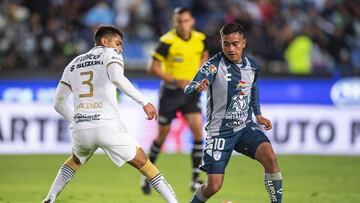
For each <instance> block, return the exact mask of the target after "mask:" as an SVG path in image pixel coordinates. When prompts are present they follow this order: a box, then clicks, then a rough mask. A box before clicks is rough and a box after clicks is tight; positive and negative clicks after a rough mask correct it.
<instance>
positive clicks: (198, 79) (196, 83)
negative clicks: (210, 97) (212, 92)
mask: <svg viewBox="0 0 360 203" xmlns="http://www.w3.org/2000/svg"><path fill="white" fill-rule="evenodd" d="M216 73H217V68H216V67H215V66H214V65H213V64H211V62H210V61H208V62H207V63H205V64H204V65H203V66H202V67H201V68H200V70H199V71H198V72H197V74H196V75H195V77H194V79H193V80H192V81H191V82H190V83H189V84H188V85H187V86H186V87H185V89H184V92H185V94H197V93H200V92H202V91H207V89H208V87H209V85H211V84H212V83H213V82H214V80H215V75H216Z"/></svg>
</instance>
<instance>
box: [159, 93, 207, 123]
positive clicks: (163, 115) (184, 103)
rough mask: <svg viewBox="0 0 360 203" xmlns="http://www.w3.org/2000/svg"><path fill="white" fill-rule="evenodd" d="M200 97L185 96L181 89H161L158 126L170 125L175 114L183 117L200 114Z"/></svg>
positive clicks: (197, 95)
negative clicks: (180, 114) (178, 112)
mask: <svg viewBox="0 0 360 203" xmlns="http://www.w3.org/2000/svg"><path fill="white" fill-rule="evenodd" d="M199 98H200V95H199V94H196V95H186V94H185V93H184V90H182V89H179V88H178V89H169V88H166V87H162V88H161V92H160V101H159V124H160V125H167V124H170V123H171V121H172V119H173V118H175V117H176V112H177V111H180V112H181V113H182V114H183V115H185V114H188V113H196V112H199V113H201V108H200V100H199Z"/></svg>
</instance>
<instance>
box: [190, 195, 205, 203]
mask: <svg viewBox="0 0 360 203" xmlns="http://www.w3.org/2000/svg"><path fill="white" fill-rule="evenodd" d="M190 203H204V202H203V201H201V200H199V198H198V197H197V196H196V194H194V196H193V198H192V200H191V201H190Z"/></svg>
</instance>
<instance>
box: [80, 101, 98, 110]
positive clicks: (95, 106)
mask: <svg viewBox="0 0 360 203" xmlns="http://www.w3.org/2000/svg"><path fill="white" fill-rule="evenodd" d="M102 107H103V103H102V102H94V103H79V104H78V105H77V106H76V109H101V108H102Z"/></svg>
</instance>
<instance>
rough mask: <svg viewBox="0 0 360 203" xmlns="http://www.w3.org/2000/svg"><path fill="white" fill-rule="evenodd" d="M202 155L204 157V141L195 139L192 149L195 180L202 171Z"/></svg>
mask: <svg viewBox="0 0 360 203" xmlns="http://www.w3.org/2000/svg"><path fill="white" fill-rule="evenodd" d="M202 157H203V141H194V145H193V149H192V151H191V159H192V167H193V173H192V175H193V177H192V179H193V180H196V179H198V177H199V173H200V169H199V166H200V164H201V160H202Z"/></svg>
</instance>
